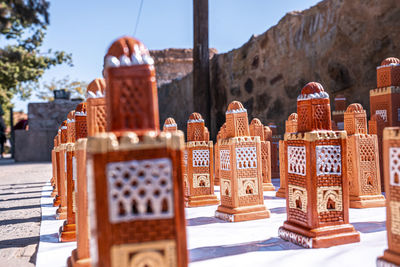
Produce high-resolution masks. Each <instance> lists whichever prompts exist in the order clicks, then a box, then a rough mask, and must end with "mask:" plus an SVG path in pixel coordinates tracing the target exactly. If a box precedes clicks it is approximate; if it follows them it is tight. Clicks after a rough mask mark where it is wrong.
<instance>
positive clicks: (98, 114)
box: [86, 78, 106, 136]
mask: <svg viewBox="0 0 400 267" xmlns="http://www.w3.org/2000/svg"><path fill="white" fill-rule="evenodd" d="M105 88H106V81H105V80H104V79H103V78H97V79H94V80H93V81H92V82H91V83H90V84H89V85H88V88H87V94H86V103H87V128H88V129H87V131H88V135H89V136H93V135H95V134H96V133H101V132H105V131H106V100H105V98H104V92H105Z"/></svg>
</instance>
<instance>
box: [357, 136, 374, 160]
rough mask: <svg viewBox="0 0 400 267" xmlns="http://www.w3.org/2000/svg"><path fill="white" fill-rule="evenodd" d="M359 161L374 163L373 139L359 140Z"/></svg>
mask: <svg viewBox="0 0 400 267" xmlns="http://www.w3.org/2000/svg"><path fill="white" fill-rule="evenodd" d="M359 144H360V160H361V161H369V162H375V144H374V142H373V139H371V138H364V139H360V143H359Z"/></svg>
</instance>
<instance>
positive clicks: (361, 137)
mask: <svg viewBox="0 0 400 267" xmlns="http://www.w3.org/2000/svg"><path fill="white" fill-rule="evenodd" d="M344 129H345V130H346V132H347V177H348V179H349V192H350V208H372V207H383V206H385V197H384V196H383V195H382V194H381V179H380V172H379V154H378V152H379V149H378V139H377V136H376V135H370V134H367V115H366V113H365V110H364V109H363V107H362V106H361V105H360V104H351V105H350V106H349V107H348V108H347V110H346V112H345V113H344Z"/></svg>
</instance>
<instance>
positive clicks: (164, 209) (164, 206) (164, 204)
mask: <svg viewBox="0 0 400 267" xmlns="http://www.w3.org/2000/svg"><path fill="white" fill-rule="evenodd" d="M161 212H162V213H166V212H168V201H167V199H166V198H164V199H163V201H162V204H161Z"/></svg>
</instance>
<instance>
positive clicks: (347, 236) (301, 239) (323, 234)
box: [278, 221, 360, 248]
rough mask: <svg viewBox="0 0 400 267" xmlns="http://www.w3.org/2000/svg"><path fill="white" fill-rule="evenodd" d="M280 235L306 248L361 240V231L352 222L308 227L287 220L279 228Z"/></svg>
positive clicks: (325, 246) (326, 246)
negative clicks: (313, 227)
mask: <svg viewBox="0 0 400 267" xmlns="http://www.w3.org/2000/svg"><path fill="white" fill-rule="evenodd" d="M278 235H279V237H280V238H282V239H283V240H286V241H289V242H292V243H294V244H296V245H299V246H302V247H305V248H329V247H332V246H337V245H344V244H349V243H356V242H360V233H359V232H357V231H356V230H355V229H354V227H353V226H352V225H351V224H342V225H333V226H325V227H319V228H315V229H307V228H304V227H301V226H299V225H294V224H291V223H290V222H287V221H286V222H285V223H284V224H283V226H282V227H280V228H279V231H278Z"/></svg>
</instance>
